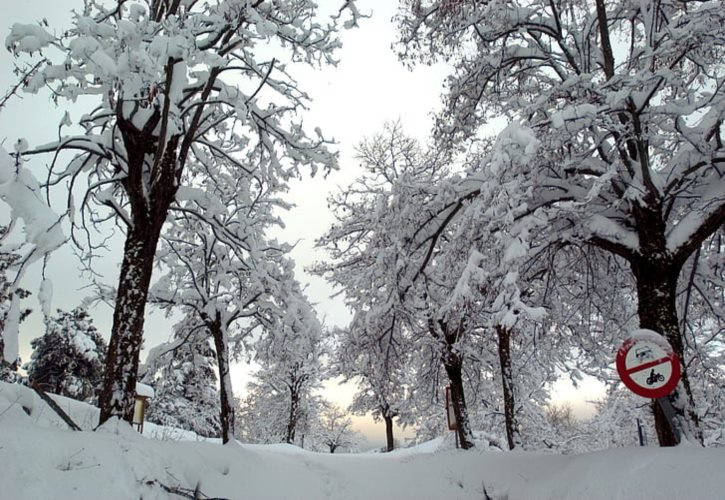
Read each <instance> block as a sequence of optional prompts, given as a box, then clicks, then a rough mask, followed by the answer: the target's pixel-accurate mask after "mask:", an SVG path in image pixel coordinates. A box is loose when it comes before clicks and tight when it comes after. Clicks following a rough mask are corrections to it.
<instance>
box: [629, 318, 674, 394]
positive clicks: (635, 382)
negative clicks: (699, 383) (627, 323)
mask: <svg viewBox="0 0 725 500" xmlns="http://www.w3.org/2000/svg"><path fill="white" fill-rule="evenodd" d="M617 372H618V373H619V378H621V379H622V382H624V385H626V386H627V388H628V389H629V390H630V391H632V392H634V393H635V394H637V395H639V396H642V397H645V398H662V397H665V396H667V395H668V394H670V393H671V392H672V391H674V390H675V387H676V386H677V382H679V380H680V373H681V370H680V359H679V357H678V356H677V354H676V353H675V352H674V351H673V350H672V346H670V344H669V343H668V342H667V340H665V338H664V337H663V336H662V335H660V334H659V333H657V332H653V331H652V330H646V329H641V330H635V331H634V332H633V333H632V336H631V337H630V338H628V339H627V340H625V341H624V343H623V344H622V347H620V348H619V351H617Z"/></svg>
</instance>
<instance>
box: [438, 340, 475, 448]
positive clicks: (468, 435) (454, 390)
mask: <svg viewBox="0 0 725 500" xmlns="http://www.w3.org/2000/svg"><path fill="white" fill-rule="evenodd" d="M443 366H444V367H445V369H446V374H447V375H448V381H449V383H450V386H451V400H452V404H453V413H454V414H455V416H456V423H457V429H456V432H457V433H458V440H459V443H460V445H461V448H463V449H464V450H468V449H469V448H473V447H474V446H475V444H474V442H473V432H471V424H470V422H469V420H468V409H467V407H466V398H465V396H464V394H463V375H462V374H463V363H462V361H461V358H460V356H458V355H457V354H455V353H453V352H450V351H448V352H447V353H446V355H445V357H444V359H443Z"/></svg>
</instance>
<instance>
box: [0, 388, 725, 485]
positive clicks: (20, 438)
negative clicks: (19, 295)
mask: <svg viewBox="0 0 725 500" xmlns="http://www.w3.org/2000/svg"><path fill="white" fill-rule="evenodd" d="M56 400H57V401H58V403H59V404H60V406H61V407H62V408H63V409H64V410H66V411H68V413H69V414H70V415H71V417H72V418H73V419H74V420H75V421H76V422H77V423H78V424H79V425H81V426H82V427H83V428H84V429H89V428H90V427H91V426H92V425H93V424H94V423H95V420H96V412H97V410H96V409H95V408H93V407H90V406H88V405H85V404H83V403H79V402H76V401H72V400H69V399H66V398H56ZM145 434H147V435H144V436H141V435H139V434H138V433H136V432H135V431H133V430H132V429H131V428H130V427H128V426H127V425H126V424H125V423H124V424H120V425H119V424H118V423H117V422H116V421H111V422H109V423H107V424H106V425H105V426H103V427H102V428H100V429H98V430H97V431H96V432H92V431H90V430H84V431H82V432H73V431H71V430H68V429H67V427H66V426H65V424H63V423H62V422H61V421H60V419H59V418H58V417H57V416H56V415H55V413H53V411H52V410H51V409H50V408H49V407H48V406H47V404H46V403H45V402H43V401H42V400H41V399H40V398H39V397H38V396H37V395H35V393H34V392H33V391H32V390H30V389H28V388H25V387H22V386H18V385H10V384H5V383H0V463H1V464H2V467H0V484H1V485H2V490H0V491H1V493H0V497H2V498H8V499H9V498H15V499H21V498H22V499H46V498H74V499H86V498H87V499H91V498H101V497H102V498H105V499H130V498H144V499H154V498H184V496H185V495H186V497H187V498H193V497H194V496H193V495H194V490H196V491H197V495H198V496H197V498H219V497H221V498H239V499H241V498H246V499H252V498H253V499H288V498H297V499H323V498H333V499H371V498H375V499H383V498H389V499H401V498H415V499H440V498H448V499H454V498H457V499H466V498H471V499H474V498H475V499H481V498H485V497H486V494H488V495H489V496H490V497H491V498H509V499H518V498H542V499H543V498H556V499H561V498H588V499H592V498H607V499H610V498H627V499H637V498H642V499H645V498H647V499H648V498H668V499H675V498H683V499H684V498H688V499H692V498H698V499H707V498H713V499H714V498H722V497H723V492H725V475H723V473H722V472H723V470H725V450H723V449H702V448H697V447H694V446H680V447H678V448H670V449H662V448H630V449H613V450H608V451H604V452H597V453H588V454H583V455H570V456H560V455H550V454H539V453H527V452H493V451H467V452H463V451H456V450H451V449H446V448H447V447H446V446H445V445H444V444H443V440H438V441H433V442H430V443H426V444H424V445H422V446H419V447H417V448H413V449H404V450H399V451H397V452H393V453H390V454H376V453H368V454H359V455H337V454H336V455H329V454H316V453H310V452H307V451H304V450H300V449H298V448H295V447H292V446H288V445H275V446H250V445H241V444H233V445H226V446H222V445H220V444H218V443H217V442H194V441H193V439H194V436H193V435H190V434H184V433H179V434H175V433H174V432H173V431H172V430H169V429H165V428H160V427H157V426H154V425H152V424H149V425H147V428H146V432H145ZM151 436H156V437H157V438H165V439H166V440H162V439H154V438H152V437H151ZM181 439H187V440H186V441H182V440H181ZM188 439H191V440H192V441H189V440H188ZM484 489H485V491H484ZM171 491H176V492H177V493H178V494H174V493H172V492H171Z"/></svg>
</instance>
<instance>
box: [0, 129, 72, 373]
mask: <svg viewBox="0 0 725 500" xmlns="http://www.w3.org/2000/svg"><path fill="white" fill-rule="evenodd" d="M26 147H27V141H25V140H24V139H23V140H19V141H18V143H17V144H16V154H15V158H13V157H11V156H10V155H9V154H8V153H7V151H5V148H3V147H2V146H0V199H1V200H2V201H3V203H4V204H7V205H8V206H9V208H10V210H9V212H8V213H9V215H10V223H9V225H8V226H2V228H1V230H0V266H1V268H0V280H2V282H1V284H2V287H1V288H0V319H1V320H2V324H1V325H0V326H1V328H0V377H2V378H3V379H4V380H7V379H9V378H13V379H14V378H16V377H17V375H16V374H15V373H14V372H15V370H16V369H17V365H18V357H19V349H18V334H19V326H20V322H21V321H22V320H23V319H24V318H25V317H26V316H27V314H28V311H27V310H24V309H23V308H21V307H20V299H22V298H24V297H26V296H27V295H28V292H27V291H25V290H23V289H22V288H20V282H21V280H22V277H23V275H24V272H25V270H26V269H27V268H28V266H29V265H30V264H32V263H33V262H35V261H37V260H39V259H40V258H45V257H47V256H48V254H49V253H50V252H52V251H54V250H55V249H56V248H58V247H59V246H60V245H62V244H63V243H64V242H65V240H66V238H65V236H64V234H63V231H62V230H61V229H60V225H59V219H58V216H57V215H56V214H55V213H53V211H52V210H50V209H49V208H48V205H47V204H46V202H45V200H43V199H42V197H41V193H40V188H39V185H38V181H37V179H35V177H34V176H33V175H32V174H31V173H30V172H29V171H28V169H26V168H24V166H23V161H22V159H21V157H20V154H19V153H20V152H22V151H24V149H25V148H26ZM18 227H20V228H22V236H21V237H19V238H18V237H17V235H16V236H15V237H14V238H11V234H13V228H18ZM15 232H17V230H16V231H15ZM40 288H41V290H40V293H39V294H38V298H39V299H40V301H41V303H42V304H43V313H44V314H46V315H49V314H50V306H49V301H48V300H46V299H47V298H48V295H49V292H50V291H51V290H52V286H51V284H50V282H49V281H48V280H45V279H44V280H43V282H42V283H41V287H40Z"/></svg>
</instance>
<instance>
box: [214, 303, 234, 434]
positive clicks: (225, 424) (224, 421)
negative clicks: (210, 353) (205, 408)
mask: <svg viewBox="0 0 725 500" xmlns="http://www.w3.org/2000/svg"><path fill="white" fill-rule="evenodd" d="M209 329H210V331H211V335H212V337H213V338H214V348H215V350H216V359H217V365H218V369H219V403H220V405H219V407H220V409H221V425H222V443H224V444H226V443H228V442H229V441H231V440H233V439H234V392H233V391H232V379H231V376H230V372H229V345H228V343H227V333H226V331H225V330H224V329H223V328H222V325H221V317H220V315H219V313H218V312H217V316H216V318H215V319H214V321H213V322H212V323H211V325H209Z"/></svg>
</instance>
